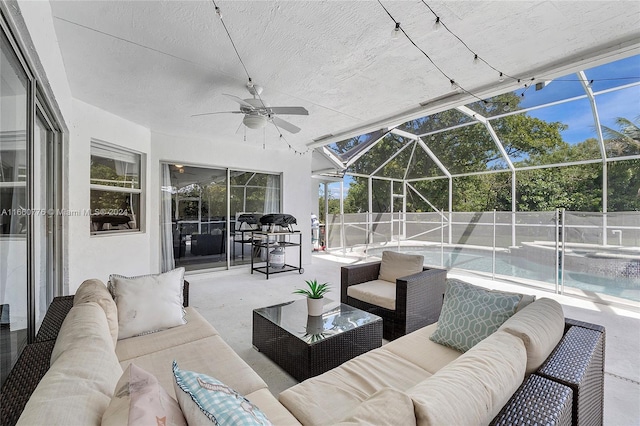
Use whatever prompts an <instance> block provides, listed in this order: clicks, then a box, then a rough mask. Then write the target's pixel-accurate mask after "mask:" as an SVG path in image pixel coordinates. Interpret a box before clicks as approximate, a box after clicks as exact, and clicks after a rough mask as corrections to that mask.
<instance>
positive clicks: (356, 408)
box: [2, 280, 605, 425]
mask: <svg viewBox="0 0 640 426" xmlns="http://www.w3.org/2000/svg"><path fill="white" fill-rule="evenodd" d="M88 288H90V290H91V291H87V289H88ZM81 289H82V293H83V294H79V293H80V290H81ZM184 291H185V292H184V304H185V306H187V307H186V308H185V312H186V320H187V322H186V324H184V325H180V326H177V327H173V328H169V329H165V330H162V331H158V332H155V333H151V334H145V335H140V336H136V337H130V338H125V339H119V340H118V339H117V335H116V333H117V332H116V331H115V330H117V318H118V313H117V311H114V306H115V304H114V302H113V299H110V298H111V296H110V294H109V292H108V291H107V290H106V287H105V286H104V284H103V283H101V282H99V281H97V280H92V281H91V282H89V283H88V284H87V283H86V282H85V283H83V286H81V288H80V289H79V292H78V293H76V295H75V297H74V296H66V297H60V298H56V299H55V300H54V302H53V303H52V305H51V307H50V308H49V311H48V313H47V316H46V317H45V320H44V322H43V325H42V326H41V329H40V332H39V335H38V337H39V341H38V342H37V343H34V344H32V345H29V347H28V348H27V350H25V351H24V352H23V357H24V359H22V358H21V360H19V361H18V363H17V364H16V366H15V368H14V369H13V371H12V373H11V375H10V376H9V378H8V380H7V382H6V383H5V385H4V386H3V388H2V410H3V412H2V416H3V424H7V425H9V424H14V423H16V421H17V424H19V425H35V424H67V425H72V424H82V425H99V424H101V422H103V415H104V414H105V411H106V410H107V409H108V407H109V405H110V403H111V401H112V400H113V398H114V392H115V388H116V384H117V383H118V380H119V378H120V377H121V375H122V374H123V371H124V370H127V367H128V366H129V365H130V364H132V363H134V364H135V365H136V366H139V367H141V368H142V369H144V370H146V371H148V372H150V373H152V374H153V375H154V376H155V377H156V378H157V381H158V382H159V384H160V385H161V386H162V387H163V388H164V389H165V390H166V391H167V393H168V394H169V395H170V396H171V397H176V393H175V391H174V382H175V379H174V374H173V372H172V362H173V361H174V360H175V361H177V362H178V363H179V365H180V367H181V368H183V369H189V370H193V371H198V372H201V373H204V374H206V375H209V376H211V377H215V378H216V379H218V380H220V381H221V382H223V383H225V384H226V385H229V386H230V387H232V388H234V389H235V390H236V391H238V392H239V393H240V394H242V395H244V396H245V397H246V398H247V399H248V400H249V401H251V402H252V403H253V404H255V406H257V407H258V408H259V409H260V410H261V411H262V412H263V413H264V414H265V416H266V417H267V418H268V419H269V420H270V422H271V423H272V424H274V425H299V424H305V425H332V424H340V425H355V424H374V425H376V424H380V425H386V424H389V425H391V424H394V425H398V424H402V425H411V424H418V425H436V424H489V423H493V424H504V425H506V424H518V423H520V424H534V423H539V424H542V423H543V424H549V425H554V424H558V425H560V424H562V425H564V424H567V425H568V424H574V425H575V424H579V425H588V424H594V425H595V424H601V423H602V406H603V376H604V372H603V368H604V342H605V331H604V328H602V327H600V326H597V325H593V324H587V323H581V322H576V321H571V320H566V319H565V318H564V316H563V314H562V309H561V307H560V305H559V304H557V303H556V302H555V301H553V300H550V299H544V298H543V299H539V300H537V301H534V302H533V303H530V304H529V305H528V306H526V307H524V308H522V309H521V310H519V311H518V312H516V313H515V314H514V315H513V316H511V317H510V318H509V319H508V320H507V321H506V322H504V324H502V326H501V327H500V329H499V330H498V331H497V332H495V333H492V334H491V335H490V336H489V337H487V338H486V339H484V340H482V341H481V342H480V343H478V344H476V345H474V346H473V347H472V348H471V349H470V350H468V351H466V352H465V353H461V352H459V351H456V350H454V349H451V348H449V347H446V346H443V345H440V344H438V343H435V342H433V341H431V340H430V339H429V337H430V336H431V335H432V334H433V333H434V332H435V331H436V329H437V327H438V324H433V325H431V326H427V327H424V328H422V329H420V330H417V331H415V332H413V333H411V334H408V335H406V336H404V337H401V338H399V339H396V340H394V341H393V342H391V343H388V344H386V345H384V346H383V347H381V348H379V349H376V350H373V351H370V352H368V353H366V354H364V355H361V356H360V357H357V358H354V359H353V360H351V361H348V362H346V363H344V364H342V365H341V366H339V367H337V368H335V369H333V370H330V371H328V372H327V373H324V374H322V375H319V376H316V377H313V378H311V379H308V380H306V381H304V382H302V383H300V384H298V385H295V386H293V387H292V388H289V389H287V390H286V391H284V392H283V393H281V394H280V395H279V398H276V397H275V396H273V395H272V394H271V392H270V391H269V389H268V388H267V385H266V384H265V382H264V381H263V380H262V379H261V378H260V376H259V375H258V374H257V373H256V372H255V371H253V370H252V369H251V368H250V367H249V366H248V365H247V364H246V363H245V362H244V361H243V360H242V359H241V358H240V357H239V356H238V355H237V354H236V353H235V352H234V351H233V350H232V349H231V348H230V347H229V346H228V345H227V344H226V343H225V342H224V340H223V339H222V337H221V336H220V335H219V333H218V332H217V331H216V329H215V328H214V327H213V326H212V325H211V324H209V323H208V322H207V321H206V320H204V318H203V317H202V316H201V315H199V314H198V312H197V311H195V310H194V309H193V308H190V307H188V283H186V284H185V287H184ZM34 388H35V389H34ZM27 400H28V401H27ZM21 401H22V402H21ZM25 401H26V405H24V402H25ZM22 405H24V407H23V406H22ZM18 417H19V419H18ZM196 423H197V424H199V422H193V424H196ZM102 424H106V423H102ZM167 424H171V422H169V423H167ZM176 424H177V423H176ZM190 424H192V423H190Z"/></svg>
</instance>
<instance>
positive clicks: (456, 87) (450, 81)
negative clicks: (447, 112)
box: [377, 0, 487, 103]
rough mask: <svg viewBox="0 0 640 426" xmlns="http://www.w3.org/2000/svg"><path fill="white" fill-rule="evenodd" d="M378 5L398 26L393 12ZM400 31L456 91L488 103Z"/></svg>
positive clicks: (382, 5) (404, 32)
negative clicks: (455, 78) (466, 87)
mask: <svg viewBox="0 0 640 426" xmlns="http://www.w3.org/2000/svg"><path fill="white" fill-rule="evenodd" d="M377 1H378V4H380V6H381V7H382V8H383V9H384V11H385V12H387V15H389V18H391V20H392V21H393V22H394V23H395V24H396V25H398V24H399V22H398V21H396V19H395V18H394V17H393V15H391V12H389V10H388V9H387V8H386V7H385V6H384V4H382V2H381V1H380V0H377ZM440 23H441V24H442V20H440ZM442 26H443V27H444V24H442ZM399 28H400V31H402V34H404V36H405V37H406V38H407V40H409V42H410V43H411V44H412V45H413V46H414V47H415V48H416V49H418V50H419V51H420V52H421V53H422V54H423V55H424V57H425V58H427V59H428V60H429V62H431V64H432V65H433V66H434V67H435V69H437V70H438V71H439V72H440V74H442V75H443V76H444V77H445V78H446V79H447V80H448V81H449V83H451V87H452V88H454V89H460V90H462V91H463V92H464V93H466V94H468V95H469V96H472V97H474V98H476V99H477V100H479V101H481V102H485V103H486V102H487V101H486V100H484V99H482V98H481V97H479V96H477V95H476V94H475V93H472V92H470V91H469V90H467V89H465V88H464V87H462V86H461V85H460V83H458V82H457V81H455V80H454V79H453V78H452V77H450V76H449V75H448V74H447V73H446V72H444V70H443V69H442V68H440V67H439V66H438V65H437V64H436V63H435V62H434V61H433V59H431V57H430V56H429V55H428V54H427V52H425V51H424V50H423V49H422V48H421V47H420V46H418V45H417V44H416V42H414V41H413V39H412V38H411V37H410V36H409V34H407V32H406V31H405V30H404V28H402V26H399Z"/></svg>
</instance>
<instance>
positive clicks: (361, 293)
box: [347, 280, 396, 311]
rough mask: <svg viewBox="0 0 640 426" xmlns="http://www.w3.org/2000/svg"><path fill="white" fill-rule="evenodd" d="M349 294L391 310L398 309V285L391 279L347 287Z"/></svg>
mask: <svg viewBox="0 0 640 426" xmlns="http://www.w3.org/2000/svg"><path fill="white" fill-rule="evenodd" d="M347 295H348V296H349V297H353V298H354V299H358V300H360V301H362V302H367V303H370V304H372V305H376V306H380V307H382V308H386V309H389V310H392V311H393V310H395V309H396V285H395V283H394V284H392V283H390V282H389V281H384V280H374V281H367V282H366V283H362V284H356V285H352V286H349V287H348V288H347Z"/></svg>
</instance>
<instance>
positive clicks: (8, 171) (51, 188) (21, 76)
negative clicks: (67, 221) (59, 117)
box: [0, 16, 62, 384]
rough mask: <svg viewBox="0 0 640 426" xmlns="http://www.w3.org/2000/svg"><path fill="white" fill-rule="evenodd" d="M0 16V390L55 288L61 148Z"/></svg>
mask: <svg viewBox="0 0 640 426" xmlns="http://www.w3.org/2000/svg"><path fill="white" fill-rule="evenodd" d="M1 18H2V16H0V24H1V25H0V384H1V383H4V380H5V379H6V377H7V375H8V374H9V371H10V370H11V368H12V366H13V365H14V363H15V362H16V360H17V358H18V356H19V355H20V353H21V352H22V350H23V349H24V347H25V346H26V345H27V344H28V343H31V342H32V341H33V340H34V338H35V335H36V333H37V332H38V329H39V327H40V324H41V323H42V320H43V318H44V314H45V312H46V310H47V307H48V306H49V304H50V302H51V300H52V299H53V297H54V296H56V295H58V293H57V292H56V290H58V289H57V287H56V286H58V285H59V283H60V277H59V275H60V267H59V265H60V264H61V263H62V259H61V252H62V250H61V237H60V236H61V217H60V216H59V215H57V212H58V210H57V209H58V208H59V207H60V203H59V199H60V190H58V187H59V186H60V176H61V164H62V163H61V152H60V150H61V143H60V140H61V139H60V132H59V131H57V130H56V126H55V125H54V123H53V121H52V119H51V118H50V117H51V116H52V115H51V114H49V110H48V109H47V107H46V103H45V102H44V96H43V95H42V94H41V93H40V92H39V90H38V82H37V80H36V79H35V78H34V76H33V74H32V73H31V72H30V67H29V66H28V65H27V62H26V61H25V60H24V57H23V56H22V55H21V51H20V49H19V48H18V45H17V44H16V43H15V41H14V40H13V39H12V38H10V32H9V31H8V29H7V27H6V24H5V22H4V21H2V20H1Z"/></svg>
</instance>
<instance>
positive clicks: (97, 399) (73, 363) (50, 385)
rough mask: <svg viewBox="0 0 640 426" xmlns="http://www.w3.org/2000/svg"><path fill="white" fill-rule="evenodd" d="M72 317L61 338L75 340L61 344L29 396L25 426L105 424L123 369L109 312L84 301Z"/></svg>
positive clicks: (72, 313)
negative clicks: (68, 336) (117, 355)
mask: <svg viewBox="0 0 640 426" xmlns="http://www.w3.org/2000/svg"><path fill="white" fill-rule="evenodd" d="M69 317H71V318H72V320H71V322H67V319H68V318H69ZM82 318H85V319H86V321H83V320H82ZM67 319H65V322H64V323H63V325H62V328H61V330H60V334H59V335H58V340H60V339H61V337H63V336H64V334H66V333H70V334H71V335H72V336H73V339H71V340H68V341H67V340H66V339H65V343H64V350H61V349H62V348H61V347H58V351H57V352H58V354H57V356H56V360H55V362H54V363H53V364H52V365H51V368H50V369H49V371H48V372H47V374H45V376H44V377H43V378H42V380H41V381H40V383H39V384H38V387H37V388H36V390H35V391H34V392H33V394H32V395H31V398H29V402H27V405H26V406H25V409H24V411H23V412H22V415H21V416H20V419H19V420H18V424H19V425H24V426H33V425H45V424H47V425H100V423H101V419H102V414H103V413H104V411H105V410H106V408H107V406H108V405H109V402H110V401H111V396H112V395H113V391H114V389H115V386H116V383H117V382H118V379H119V378H120V376H121V375H122V369H121V368H120V364H119V363H118V359H117V358H116V355H115V352H114V351H113V341H112V338H111V334H110V333H109V326H108V324H107V319H106V317H105V315H104V311H103V310H102V308H101V307H100V306H98V304H96V303H94V302H88V303H82V304H80V305H77V306H74V307H73V308H72V309H71V311H69V314H68V315H67ZM63 338H64V337H63ZM56 346H58V343H56Z"/></svg>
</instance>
